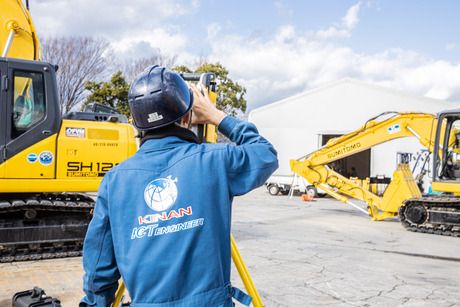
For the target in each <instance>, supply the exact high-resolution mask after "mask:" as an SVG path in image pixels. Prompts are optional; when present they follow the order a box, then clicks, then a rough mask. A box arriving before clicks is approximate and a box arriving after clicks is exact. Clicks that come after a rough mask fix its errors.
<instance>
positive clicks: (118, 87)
mask: <svg viewBox="0 0 460 307" xmlns="http://www.w3.org/2000/svg"><path fill="white" fill-rule="evenodd" d="M85 88H86V89H87V90H88V91H90V92H91V94H90V95H89V96H88V97H87V98H86V101H85V105H87V104H88V103H91V102H97V103H100V104H103V105H106V106H109V107H112V108H115V109H117V110H118V112H120V113H121V114H124V115H126V116H129V115H130V111H129V106H128V91H129V84H128V82H126V80H125V78H124V77H123V74H122V72H121V71H117V72H116V73H114V74H113V75H112V77H111V78H110V81H107V82H95V81H88V82H86V84H85Z"/></svg>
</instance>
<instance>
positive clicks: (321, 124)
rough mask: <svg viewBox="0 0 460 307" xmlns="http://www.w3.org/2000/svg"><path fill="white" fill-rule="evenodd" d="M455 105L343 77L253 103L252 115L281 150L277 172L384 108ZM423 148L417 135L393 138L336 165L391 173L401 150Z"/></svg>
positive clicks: (286, 172)
mask: <svg viewBox="0 0 460 307" xmlns="http://www.w3.org/2000/svg"><path fill="white" fill-rule="evenodd" d="M454 108H458V105H456V104H454V103H450V102H445V101H441V100H436V99H431V98H427V97H422V96H416V95H411V94H406V93H402V92H400V91H397V90H392V89H388V88H385V87H381V86H377V85H373V84H368V83H365V82H362V81H357V80H352V79H344V80H340V81H337V82H333V83H329V84H327V85H325V86H323V87H320V88H317V89H313V90H310V91H307V92H304V93H301V94H299V95H295V96H292V97H288V98H285V99H282V100H280V101H277V102H274V103H272V104H269V105H265V106H263V107H260V108H257V109H254V110H253V111H251V112H250V114H249V118H248V120H249V121H250V122H253V123H255V124H256V126H257V128H258V129H259V132H260V133H261V134H262V135H263V136H264V137H266V138H267V139H268V140H269V141H270V142H271V143H272V144H273V145H274V146H275V148H276V149H277V151H278V158H279V165H280V166H279V168H278V170H277V171H276V172H275V175H278V176H292V172H291V170H290V167H289V160H290V159H298V158H300V157H302V156H304V155H306V154H307V153H310V152H312V151H314V150H316V149H318V148H319V147H321V146H322V145H323V144H325V143H326V142H327V140H329V139H330V138H332V137H337V136H340V135H343V134H345V133H348V132H351V131H354V130H356V129H358V128H360V127H361V126H362V125H364V123H365V122H366V121H367V120H369V119H371V118H373V117H375V116H377V115H379V114H381V113H383V112H388V111H398V112H424V113H434V114H435V113H437V112H439V111H442V110H447V109H454ZM422 148H423V147H422V146H421V145H420V144H419V143H418V141H417V140H416V139H415V138H404V139H399V140H393V141H390V142H387V143H384V144H381V145H377V146H375V147H373V148H371V149H370V150H366V151H364V152H362V153H359V154H356V155H354V156H351V157H348V158H345V159H344V161H342V162H341V165H340V167H341V168H342V169H341V170H338V171H339V172H341V173H342V174H344V175H350V174H353V173H354V174H355V175H357V176H358V177H360V178H366V177H371V176H372V177H374V176H386V177H392V175H393V171H394V170H395V169H396V163H397V162H396V161H397V153H398V152H408V153H413V154H416V153H417V152H419V150H420V149H422ZM352 168H354V169H353V170H352Z"/></svg>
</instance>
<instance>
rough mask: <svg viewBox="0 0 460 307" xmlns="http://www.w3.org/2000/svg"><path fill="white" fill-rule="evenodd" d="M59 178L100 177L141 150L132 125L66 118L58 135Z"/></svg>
mask: <svg viewBox="0 0 460 307" xmlns="http://www.w3.org/2000/svg"><path fill="white" fill-rule="evenodd" d="M58 144H59V145H58V157H59V158H58V159H59V160H58V165H57V176H56V177H57V178H58V179H63V178H68V179H81V178H100V179H102V177H103V176H104V174H105V173H107V172H108V171H109V170H110V169H111V168H112V167H113V166H115V165H117V164H118V163H120V162H121V161H123V160H126V158H128V157H130V156H132V155H133V154H134V153H135V152H136V150H137V144H136V142H135V136H134V128H133V126H131V125H130V124H120V123H111V122H92V121H77V120H64V121H63V122H62V126H61V130H60V132H59V138H58Z"/></svg>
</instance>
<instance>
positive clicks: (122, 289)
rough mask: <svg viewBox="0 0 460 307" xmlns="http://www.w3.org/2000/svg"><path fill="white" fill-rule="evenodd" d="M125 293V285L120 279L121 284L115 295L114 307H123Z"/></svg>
mask: <svg viewBox="0 0 460 307" xmlns="http://www.w3.org/2000/svg"><path fill="white" fill-rule="evenodd" d="M124 293H125V283H124V282H123V280H122V279H120V284H119V285H118V289H117V293H115V301H114V302H113V304H112V306H113V307H119V306H121V303H122V302H123V297H124V295H123V294H124Z"/></svg>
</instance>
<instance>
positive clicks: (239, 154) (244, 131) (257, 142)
mask: <svg viewBox="0 0 460 307" xmlns="http://www.w3.org/2000/svg"><path fill="white" fill-rule="evenodd" d="M218 129H219V131H220V132H221V133H222V134H223V135H225V136H226V137H228V138H229V139H230V140H231V141H232V142H234V143H235V144H234V145H229V146H227V150H226V157H225V159H226V163H227V174H228V179H229V185H230V193H231V195H232V196H236V195H243V194H245V193H247V192H249V191H251V190H253V189H254V188H256V187H259V186H261V185H262V184H263V183H264V182H265V181H266V180H267V179H268V177H270V175H271V174H272V173H273V172H274V171H275V170H276V169H277V168H278V158H277V153H276V150H275V148H274V147H273V145H272V144H270V143H269V142H268V141H267V140H266V139H264V138H263V137H262V136H261V135H260V134H259V132H258V131H257V128H256V126H255V125H254V124H251V123H248V122H245V121H242V120H239V119H236V118H234V117H231V116H226V117H225V118H224V119H223V120H222V122H221V123H220V124H219V127H218Z"/></svg>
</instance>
